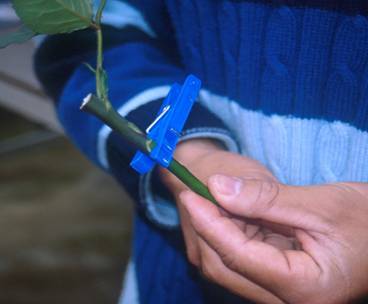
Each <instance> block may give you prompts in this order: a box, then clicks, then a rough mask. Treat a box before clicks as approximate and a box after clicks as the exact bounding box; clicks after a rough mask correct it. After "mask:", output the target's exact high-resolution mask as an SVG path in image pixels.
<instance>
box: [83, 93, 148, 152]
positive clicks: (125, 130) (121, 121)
mask: <svg viewBox="0 0 368 304" xmlns="http://www.w3.org/2000/svg"><path fill="white" fill-rule="evenodd" d="M80 109H81V110H83V111H86V112H89V113H91V114H93V115H95V116H97V117H98V118H100V119H101V120H102V121H103V122H104V123H106V124H107V125H108V126H109V127H110V128H111V129H113V130H115V131H117V132H118V133H119V134H121V135H122V136H123V137H124V139H126V140H127V141H129V142H130V143H131V144H133V145H134V146H136V147H137V149H139V150H141V151H142V152H144V153H150V152H151V151H152V150H153V148H154V146H155V143H154V142H153V141H152V140H151V139H147V138H146V135H145V134H144V133H143V132H142V131H141V130H140V129H139V128H138V127H137V126H136V125H135V124H133V123H131V122H130V121H128V120H126V119H125V118H124V117H122V116H120V114H119V113H118V112H116V110H115V109H114V108H113V107H110V108H109V109H106V108H105V107H104V104H103V103H102V102H101V100H100V99H99V98H98V97H96V96H95V95H92V94H90V95H88V96H87V97H86V98H85V99H84V102H83V103H82V105H81V107H80Z"/></svg>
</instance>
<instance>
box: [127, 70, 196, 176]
mask: <svg viewBox="0 0 368 304" xmlns="http://www.w3.org/2000/svg"><path fill="white" fill-rule="evenodd" d="M200 88H201V81H200V80H199V79H198V78H197V77H195V76H193V75H189V76H188V77H187V78H186V80H185V82H184V84H183V85H182V86H181V85H179V84H177V83H175V84H174V85H173V86H172V87H171V89H170V92H169V94H168V95H167V96H166V98H165V100H164V102H163V103H162V105H161V108H160V110H159V112H158V115H157V117H156V119H155V120H154V121H153V122H152V124H151V125H150V126H149V127H148V128H147V130H146V133H147V137H149V138H150V139H152V140H153V141H154V142H155V143H156V146H155V148H154V149H153V150H152V152H151V153H150V154H149V155H146V154H144V153H142V152H141V151H138V152H137V153H136V154H135V156H134V158H133V160H132V161H131V163H130V166H131V167H133V168H134V169H135V170H136V171H138V172H139V173H140V174H144V173H147V172H148V171H150V170H151V169H152V168H153V167H154V166H155V164H156V163H159V164H160V165H161V166H163V167H166V168H167V167H168V166H169V165H170V162H171V160H172V158H173V154H174V151H175V148H176V144H177V143H178V140H179V137H180V133H181V131H182V129H183V127H184V124H185V122H186V120H187V118H188V116H189V113H190V111H191V109H192V106H193V104H194V102H195V100H196V99H197V96H198V94H199V90H200Z"/></svg>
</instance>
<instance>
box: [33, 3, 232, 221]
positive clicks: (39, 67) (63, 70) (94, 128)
mask: <svg viewBox="0 0 368 304" xmlns="http://www.w3.org/2000/svg"><path fill="white" fill-rule="evenodd" d="M103 21H104V23H105V26H104V30H103V32H104V45H105V56H104V57H105V58H104V67H105V68H106V70H107V73H108V84H109V96H110V99H111V101H112V103H113V106H114V107H115V108H117V109H118V111H119V112H120V113H121V114H122V115H123V116H125V117H127V118H128V119H129V120H131V121H132V122H134V123H135V124H136V125H138V126H139V127H140V128H142V129H143V130H144V129H145V127H147V126H148V125H149V124H150V123H151V122H152V121H153V119H154V117H155V116H156V113H157V111H158V109H159V107H160V105H161V102H162V100H163V98H164V97H165V96H166V94H167V93H168V91H169V89H170V86H171V85H172V84H173V83H174V82H179V83H182V82H183V80H184V79H185V77H186V72H184V69H183V67H182V66H181V62H180V56H179V54H178V51H177V49H176V43H175V38H174V36H175V35H174V33H173V29H172V26H171V23H170V18H169V15H168V13H167V11H166V8H165V5H164V1H161V0H155V1H152V0H150V1H146V0H136V1H125V2H124V1H118V0H110V1H107V7H106V11H105V14H104V19H103ZM95 48H96V46H95V33H94V32H93V31H92V30H85V31H81V32H75V33H73V34H67V35H57V36H50V37H47V38H46V39H45V40H44V41H43V43H42V44H41V46H40V48H39V50H38V51H37V53H36V56H35V68H36V73H37V75H38V78H39V79H40V80H41V82H42V84H43V86H44V87H45V89H46V91H47V92H48V94H49V95H50V96H52V97H53V99H54V100H56V106H57V112H58V116H59V118H60V120H61V122H62V124H63V126H64V128H65V131H66V133H67V134H68V136H70V138H71V139H72V140H73V141H74V143H75V144H76V145H77V146H78V147H79V148H80V150H81V151H82V152H83V153H85V154H86V155H87V156H88V157H89V158H90V159H91V160H92V161H94V162H95V163H96V164H98V165H99V166H101V167H102V168H104V169H106V170H107V171H109V172H110V173H111V174H113V175H114V176H115V177H116V179H117V180H118V181H119V182H120V183H121V184H122V185H123V186H124V187H125V188H126V189H127V190H128V191H129V193H130V194H131V195H132V196H133V197H134V198H135V200H136V201H138V202H139V203H140V204H139V207H140V208H139V209H140V210H141V211H142V212H143V213H145V214H146V215H147V217H148V218H149V219H151V220H152V221H153V222H155V223H157V224H159V225H162V226H165V227H174V226H176V225H177V224H178V217H177V213H176V210H175V207H174V205H173V204H172V203H171V202H169V201H170V200H171V197H170V196H169V195H168V191H167V189H166V188H164V187H163V185H162V183H160V180H159V179H158V178H151V177H152V174H154V173H149V174H147V175H145V176H143V177H141V178H140V177H139V176H138V174H137V173H136V172H135V171H133V170H132V169H131V168H130V167H129V162H130V160H131V158H132V157H133V155H134V152H135V149H134V148H133V147H131V146H130V145H129V144H128V143H126V142H124V140H123V139H122V138H121V137H120V136H118V135H117V134H116V133H115V132H111V130H110V129H109V128H108V127H106V126H103V124H102V123H101V122H100V121H99V120H98V119H96V118H95V117H92V116H91V115H89V114H86V113H82V112H81V111H80V110H79V106H80V104H81V102H82V100H83V98H84V97H85V96H86V95H87V94H88V93H91V92H94V91H95V78H94V75H93V74H92V73H91V72H90V71H89V70H88V69H87V68H86V67H85V66H84V65H83V64H82V63H83V62H89V63H90V64H92V65H93V63H94V60H95V59H94V57H95ZM189 72H190V71H189ZM190 138H211V139H213V140H216V141H218V142H221V144H222V145H223V146H225V147H226V148H227V149H229V150H233V151H236V150H237V145H236V142H235V140H234V139H233V136H232V135H231V133H230V132H229V130H228V129H227V128H226V126H225V125H224V124H223V123H222V121H221V119H219V117H217V116H216V115H214V114H213V113H211V112H210V111H209V110H207V108H205V107H204V106H202V105H201V104H200V103H196V104H195V106H194V108H193V110H192V113H191V115H190V118H189V119H188V122H187V124H186V127H185V130H184V132H183V136H182V139H183V140H185V139H190Z"/></svg>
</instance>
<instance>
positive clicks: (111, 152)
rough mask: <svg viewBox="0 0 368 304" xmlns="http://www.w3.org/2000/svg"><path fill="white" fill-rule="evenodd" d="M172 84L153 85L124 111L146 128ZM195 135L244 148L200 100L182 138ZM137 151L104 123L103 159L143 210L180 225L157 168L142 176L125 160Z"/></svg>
mask: <svg viewBox="0 0 368 304" xmlns="http://www.w3.org/2000/svg"><path fill="white" fill-rule="evenodd" d="M168 88H169V87H167V86H163V87H162V88H161V89H149V90H147V91H145V92H142V93H141V94H138V95H137V96H136V97H134V98H133V99H132V100H131V101H129V102H128V103H126V104H124V106H123V107H122V108H121V109H119V112H120V114H122V115H123V116H125V117H126V118H127V119H129V120H130V121H132V122H133V123H135V124H136V125H137V126H138V127H139V128H141V129H142V130H144V129H145V128H146V127H147V126H148V125H149V123H150V122H151V121H152V120H153V119H154V118H155V116H156V113H157V111H158V109H159V107H160V105H161V103H162V98H163V97H164V96H166V94H167V91H168ZM153 93H154V94H153ZM160 95H162V96H160ZM160 97H161V98H160ZM150 99H151V101H150ZM194 138H210V139H214V140H217V141H219V142H220V143H222V144H223V146H224V147H225V149H227V150H229V151H231V152H234V153H239V151H240V149H239V145H238V143H237V141H236V139H235V137H234V136H233V135H232V134H231V132H230V131H229V130H228V129H227V127H226V126H225V124H224V123H223V122H222V121H221V119H219V118H218V117H217V116H216V115H215V114H213V113H211V112H210V111H209V110H208V109H207V108H205V107H204V106H203V105H201V104H200V103H198V102H197V103H195V105H194V106H193V109H192V112H191V114H190V116H189V118H188V120H187V122H186V125H185V129H184V130H183V132H182V137H181V138H180V141H184V140H189V139H194ZM107 143H108V144H107ZM135 152H136V150H135V149H134V148H132V147H131V146H130V145H128V144H127V143H124V140H123V139H122V138H121V137H120V136H119V135H118V134H116V133H115V132H112V131H111V129H109V128H108V127H102V129H101V130H100V132H99V137H98V155H99V160H100V163H101V164H102V165H103V166H104V167H105V168H107V169H108V170H109V171H110V172H111V173H112V174H113V175H114V176H115V177H116V178H117V179H118V181H119V182H120V183H121V184H122V185H123V186H125V188H126V190H127V191H128V192H129V193H130V194H131V195H132V196H133V198H134V199H135V200H136V201H138V202H139V206H138V208H139V210H140V211H143V212H144V214H145V216H146V217H147V218H148V219H149V220H150V221H151V222H152V223H154V224H155V225H157V226H159V227H161V228H165V229H175V228H177V227H178V225H179V215H178V212H177V209H176V205H175V202H174V199H173V197H172V195H171V193H170V190H169V189H168V188H166V186H165V185H164V184H163V183H162V182H161V180H160V178H159V176H158V175H157V172H156V170H153V171H151V172H149V173H147V174H145V175H142V176H138V174H137V173H136V172H135V171H133V170H132V169H131V168H129V165H128V163H125V162H123V161H122V159H125V160H130V159H132V157H133V156H134V153H135ZM122 163H125V165H124V166H122ZM132 176H136V178H137V180H139V182H138V187H137V186H133V185H132V184H130V183H129V182H128V181H129V180H131V179H132Z"/></svg>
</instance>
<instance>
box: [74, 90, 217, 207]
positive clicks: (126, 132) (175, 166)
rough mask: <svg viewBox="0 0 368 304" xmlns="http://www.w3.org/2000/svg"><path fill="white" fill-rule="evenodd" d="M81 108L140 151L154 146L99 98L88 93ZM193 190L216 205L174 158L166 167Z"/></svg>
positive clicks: (194, 178) (148, 150)
mask: <svg viewBox="0 0 368 304" xmlns="http://www.w3.org/2000/svg"><path fill="white" fill-rule="evenodd" d="M81 110H83V111H86V112H89V113H91V114H94V115H95V116H97V117H98V118H100V119H101V120H102V121H103V122H105V123H106V124H107V125H108V126H109V127H110V128H111V129H113V130H115V131H117V132H118V133H119V134H120V135H121V136H122V137H123V138H124V139H126V140H127V141H129V142H130V143H131V144H133V145H134V146H135V147H137V149H139V150H140V151H142V152H144V153H146V154H149V153H150V152H151V151H152V150H153V149H154V147H155V142H154V141H153V140H151V139H147V137H146V135H145V134H144V133H143V132H142V131H141V130H140V129H139V128H138V127H137V126H136V125H134V124H133V123H131V122H129V121H128V120H126V119H125V118H124V117H122V116H120V115H119V113H118V112H116V110H115V109H114V108H113V107H110V108H109V109H106V108H105V107H104V106H103V103H102V102H101V100H100V99H99V98H98V97H96V96H94V95H92V94H90V95H88V96H87V97H86V98H85V99H84V102H83V104H82V105H81ZM167 169H168V170H169V171H170V172H171V173H173V174H174V175H175V176H176V177H177V178H178V179H180V180H181V181H182V182H183V183H184V184H185V185H186V186H188V188H189V189H191V190H192V191H193V192H195V193H197V194H199V195H201V196H203V197H204V198H206V199H208V200H209V201H211V202H213V203H214V204H216V205H217V203H216V200H215V199H214V198H213V196H212V195H211V193H210V192H209V190H208V188H207V187H206V185H204V184H203V183H202V182H201V181H200V180H199V179H198V178H196V177H195V176H194V175H193V174H192V173H191V172H190V171H189V170H188V169H187V168H186V167H184V166H183V165H182V164H180V163H179V162H178V161H177V160H175V159H174V158H173V159H172V161H171V163H170V165H169V167H168V168H167Z"/></svg>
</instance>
